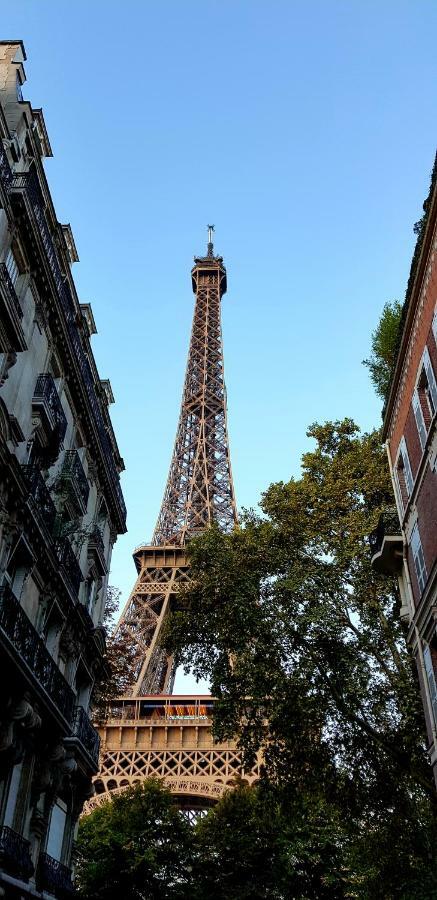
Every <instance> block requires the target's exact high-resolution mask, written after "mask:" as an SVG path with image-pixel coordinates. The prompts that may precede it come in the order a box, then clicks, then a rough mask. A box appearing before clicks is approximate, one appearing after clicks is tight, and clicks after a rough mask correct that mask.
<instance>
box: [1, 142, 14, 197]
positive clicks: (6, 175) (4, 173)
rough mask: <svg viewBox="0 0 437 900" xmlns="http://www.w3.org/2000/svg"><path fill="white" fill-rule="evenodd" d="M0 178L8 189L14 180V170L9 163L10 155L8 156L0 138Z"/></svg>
mask: <svg viewBox="0 0 437 900" xmlns="http://www.w3.org/2000/svg"><path fill="white" fill-rule="evenodd" d="M0 179H1V182H2V185H3V187H4V189H5V190H6V191H7V190H9V187H10V185H11V182H12V170H11V167H10V165H9V160H8V157H7V156H6V150H5V148H4V146H3V141H2V140H1V139H0Z"/></svg>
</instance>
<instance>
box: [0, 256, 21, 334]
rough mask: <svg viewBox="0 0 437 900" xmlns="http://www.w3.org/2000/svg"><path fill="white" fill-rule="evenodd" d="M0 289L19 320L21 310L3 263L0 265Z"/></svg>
mask: <svg viewBox="0 0 437 900" xmlns="http://www.w3.org/2000/svg"><path fill="white" fill-rule="evenodd" d="M0 287H1V289H2V291H4V293H5V294H6V295H7V298H8V301H9V304H10V305H11V306H13V308H14V309H15V312H16V314H17V316H18V318H19V319H20V320H21V319H22V318H23V310H22V309H21V306H20V301H19V299H18V297H17V292H16V290H15V287H14V283H13V281H12V278H11V276H10V274H9V272H8V270H7V267H6V263H4V262H2V263H0Z"/></svg>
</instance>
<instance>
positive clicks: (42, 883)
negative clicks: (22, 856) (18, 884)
mask: <svg viewBox="0 0 437 900" xmlns="http://www.w3.org/2000/svg"><path fill="white" fill-rule="evenodd" d="M36 883H37V887H38V889H39V890H40V891H41V890H45V891H48V892H49V894H54V895H55V896H56V897H60V898H64V897H72V896H73V895H74V886H73V882H72V880H71V870H70V869H69V868H68V866H64V864H63V863H61V862H59V861H58V860H57V859H54V858H53V856H49V854H48V853H40V855H39V860H38V869H37V873H36Z"/></svg>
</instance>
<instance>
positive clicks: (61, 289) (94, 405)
mask: <svg viewBox="0 0 437 900" xmlns="http://www.w3.org/2000/svg"><path fill="white" fill-rule="evenodd" d="M10 193H11V197H12V199H14V198H15V202H16V203H19V204H22V205H23V204H24V208H25V210H26V213H27V215H28V217H29V221H30V222H31V227H32V229H33V230H34V232H35V234H36V237H37V240H38V241H39V242H41V243H42V245H43V248H44V252H45V256H46V259H47V263H48V266H49V269H50V273H51V276H52V278H53V281H54V284H55V287H56V292H57V295H58V297H59V301H60V303H61V306H62V308H63V311H64V315H65V319H66V323H67V328H68V335H69V338H70V341H71V344H72V348H73V354H74V358H75V361H76V363H77V365H78V366H79V369H80V374H81V378H82V382H83V385H84V393H85V395H86V399H87V401H88V403H89V404H90V407H91V410H92V414H93V417H94V421H95V424H96V426H97V432H98V436H99V441H100V445H101V448H102V453H103V456H104V458H105V461H106V468H107V472H108V476H109V480H110V482H111V486H112V489H113V491H114V493H115V496H116V498H117V503H118V506H119V511H120V516H121V518H122V520H123V522H125V519H126V506H125V503H124V498H123V494H122V491H121V486H120V480H119V476H118V472H117V470H116V466H115V461H114V450H113V447H112V444H111V441H110V439H109V437H108V433H107V427H106V424H105V419H104V416H103V412H102V409H101V406H100V401H99V399H98V397H97V393H96V384H95V379H94V375H93V373H92V371H91V367H90V364H89V361H88V358H87V356H86V354H85V351H84V348H83V345H82V341H81V338H80V334H79V330H78V327H77V307H76V303H75V301H74V299H73V296H72V294H71V288H70V285H69V283H68V280H66V279H65V278H64V275H63V273H62V271H61V267H60V264H59V259H58V253H57V249H56V246H55V242H54V239H53V237H52V235H51V233H50V229H49V227H48V224H47V220H46V216H45V212H44V209H45V201H44V198H43V195H42V192H41V187H40V185H39V182H38V177H37V175H36V173H35V172H34V171H31V172H24V173H20V174H19V175H14V176H13V178H12V181H11V184H10ZM98 388H100V384H99V385H98Z"/></svg>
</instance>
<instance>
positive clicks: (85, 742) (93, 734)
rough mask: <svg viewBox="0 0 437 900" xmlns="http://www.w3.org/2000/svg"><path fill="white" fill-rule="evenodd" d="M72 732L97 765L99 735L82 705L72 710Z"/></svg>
mask: <svg viewBox="0 0 437 900" xmlns="http://www.w3.org/2000/svg"><path fill="white" fill-rule="evenodd" d="M73 734H74V736H75V737H77V738H78V740H79V741H80V743H81V744H82V746H83V747H84V748H85V750H86V751H87V753H88V755H89V756H90V757H91V759H92V761H93V763H94V764H95V765H96V766H97V764H98V762H99V750H100V737H99V734H98V732H97V731H96V729H95V728H94V727H93V726H92V725H91V722H90V720H89V717H88V715H87V713H86V712H85V710H84V708H83V706H76V709H75V711H74V724H73Z"/></svg>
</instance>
